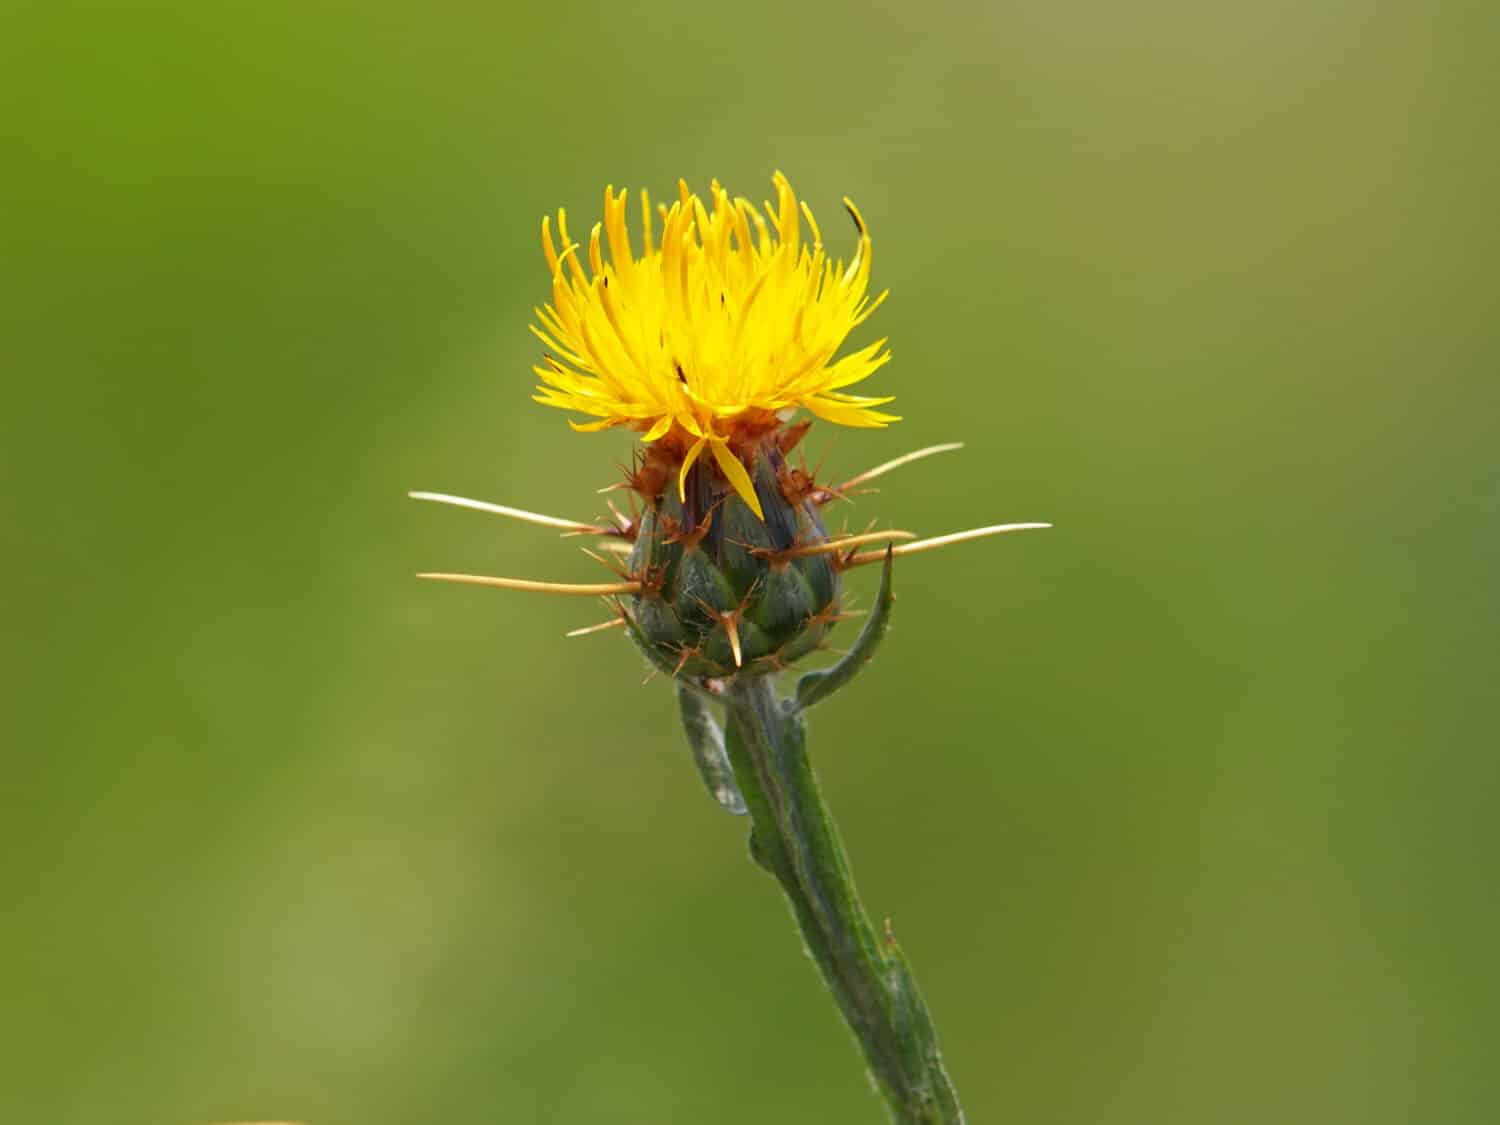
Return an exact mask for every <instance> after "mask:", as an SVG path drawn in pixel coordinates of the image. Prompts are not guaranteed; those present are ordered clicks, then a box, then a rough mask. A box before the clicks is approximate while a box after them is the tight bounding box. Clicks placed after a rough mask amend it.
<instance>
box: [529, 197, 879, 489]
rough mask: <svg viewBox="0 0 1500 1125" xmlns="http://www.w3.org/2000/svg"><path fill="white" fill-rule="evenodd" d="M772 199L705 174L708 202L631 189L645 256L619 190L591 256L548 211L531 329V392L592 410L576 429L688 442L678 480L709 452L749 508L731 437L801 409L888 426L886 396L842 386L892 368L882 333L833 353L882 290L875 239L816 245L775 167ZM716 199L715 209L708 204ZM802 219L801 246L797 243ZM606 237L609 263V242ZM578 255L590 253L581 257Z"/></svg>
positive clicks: (608, 200)
mask: <svg viewBox="0 0 1500 1125" xmlns="http://www.w3.org/2000/svg"><path fill="white" fill-rule="evenodd" d="M773 182H774V184H775V186H776V203H775V204H774V205H773V204H771V203H770V202H767V203H766V204H765V208H764V213H762V211H761V210H760V209H759V208H757V207H756V206H755V205H754V204H753V203H751V202H750V201H749V200H747V199H743V198H737V199H731V198H730V196H729V193H728V192H726V191H725V190H724V189H723V188H722V187H720V186H719V184H718V183H717V181H716V182H714V184H713V185H712V188H711V190H710V192H709V200H708V203H707V204H705V203H704V201H703V200H701V199H699V198H698V196H696V195H694V194H692V193H691V192H690V191H689V190H688V187H687V184H686V183H682V182H679V184H678V187H679V198H678V199H677V201H676V202H674V203H673V204H672V205H671V206H670V207H665V206H662V207H658V209H657V210H658V212H659V215H660V219H661V228H662V229H661V238H660V240H659V241H658V240H657V239H656V238H655V235H654V231H653V229H652V215H651V205H650V201H649V199H648V198H647V196H646V193H645V192H642V193H641V220H642V228H643V230H642V237H641V253H640V256H636V254H635V253H634V251H633V250H632V247H631V244H630V237H629V232H628V230H627V229H626V222H625V210H626V196H627V193H626V192H624V191H621V192H620V193H619V194H618V195H616V194H615V192H614V189H613V188H612V187H608V188H605V190H604V221H603V222H602V223H597V224H595V226H594V229H593V231H592V232H591V234H590V236H589V240H588V246H587V249H586V250H585V249H584V248H583V247H582V246H580V244H578V243H575V242H573V241H572V239H571V238H570V237H569V235H568V227H567V216H566V214H565V213H564V212H563V211H559V212H558V214H557V234H558V237H559V238H560V239H561V246H559V245H558V244H557V243H556V242H555V241H554V240H553V235H552V224H551V221H550V219H543V220H542V252H543V254H544V255H545V257H546V259H547V266H548V268H549V269H550V270H551V273H552V301H551V303H550V304H548V305H546V306H544V307H543V308H539V309H537V310H536V317H537V323H536V324H534V325H532V331H533V332H535V333H536V335H537V336H538V337H539V338H540V339H541V341H542V343H543V345H544V346H545V347H546V349H547V353H546V356H545V362H544V364H542V365H539V366H537V367H536V368H535V371H536V374H537V376H538V377H539V378H540V379H541V385H539V386H538V387H537V394H536V395H535V398H536V401H538V402H541V403H544V404H546V405H548V406H556V407H560V408H562V409H564V410H571V411H575V412H577V413H579V414H586V415H589V416H591V417H592V418H594V419H596V421H593V422H589V423H585V424H579V423H570V424H572V425H573V427H574V429H578V430H601V429H605V428H607V427H610V426H627V427H629V428H631V429H634V430H637V431H639V432H640V433H641V434H642V440H643V441H647V442H655V441H660V440H662V439H669V440H670V442H671V444H672V445H673V446H675V447H678V448H680V449H681V451H682V469H681V471H680V473H679V481H682V480H685V479H686V476H687V471H688V469H689V468H691V467H692V465H693V464H694V463H695V462H696V461H697V459H698V458H699V457H700V456H701V455H702V454H703V453H704V452H705V451H710V452H712V454H713V457H714V460H715V462H716V463H717V464H718V465H719V467H720V469H721V470H722V471H723V473H724V475H725V477H726V478H727V479H728V480H729V482H730V483H731V484H732V485H733V486H734V487H735V490H736V491H737V492H739V493H740V495H741V496H743V497H744V498H745V500H746V502H747V503H749V504H750V505H751V507H752V508H754V509H755V510H756V511H757V512H759V510H760V505H759V503H758V501H757V500H756V499H755V494H754V489H753V487H752V486H751V483H750V478H749V475H748V473H747V472H746V471H745V468H744V466H743V464H741V462H740V460H739V457H738V456H737V455H736V453H735V452H734V449H733V448H732V446H731V443H732V441H733V440H734V439H735V438H736V437H743V436H744V435H746V434H748V433H755V432H764V431H765V430H766V429H768V428H769V427H771V426H774V425H775V424H776V422H777V421H778V419H779V420H784V419H786V418H787V417H789V415H790V413H791V411H793V410H795V409H796V408H798V407H802V408H805V409H806V410H808V411H809V412H811V413H812V414H814V415H816V416H817V417H819V418H823V419H825V420H827V421H829V422H836V423H838V424H840V425H844V426H865V427H874V426H884V425H886V424H888V423H890V422H894V421H896V420H897V418H896V417H895V416H894V415H891V414H885V413H882V412H880V411H879V410H877V409H876V407H879V406H882V405H884V404H885V403H888V402H890V401H891V399H890V398H889V397H886V398H869V397H865V396H861V395H855V394H851V393H849V392H848V391H847V390H846V388H848V387H851V386H853V385H854V384H856V383H859V382H860V381H861V380H863V379H865V378H867V377H868V376H869V375H870V374H872V373H873V372H874V371H875V370H877V369H878V368H880V367H882V366H883V365H884V364H886V363H887V362H889V360H890V358H891V356H890V352H889V351H888V350H886V347H885V344H886V342H885V340H883V339H882V340H877V341H876V342H875V343H873V344H870V345H868V346H866V347H862V348H859V349H858V350H855V351H852V352H850V353H849V354H847V355H844V356H842V357H840V358H838V359H835V358H834V356H835V354H836V353H837V352H838V350H839V348H840V347H842V345H843V343H844V340H845V339H846V338H847V337H848V335H849V333H850V332H851V331H853V330H854V329H855V328H857V327H858V326H859V325H860V324H862V323H863V322H864V320H865V318H866V317H868V316H869V315H870V314H871V313H872V312H874V311H875V308H876V307H877V306H878V305H879V304H880V303H881V301H883V300H884V299H885V293H881V294H880V295H879V296H877V297H875V298H873V299H872V298H871V297H870V296H869V277H870V236H869V233H868V231H867V230H866V229H865V225H864V222H863V220H862V219H861V218H860V216H859V212H858V210H856V209H855V207H854V204H853V203H851V202H850V201H849V200H847V199H846V200H845V201H844V202H845V204H846V205H847V206H848V208H849V213H850V215H851V216H852V217H853V219H854V223H855V226H856V227H857V228H858V231H859V244H858V247H857V249H856V251H855V254H854V257H853V259H852V260H851V261H850V262H849V264H848V265H847V266H846V265H845V264H844V263H843V261H842V260H838V261H835V260H833V259H831V258H830V257H829V256H828V255H827V254H826V253H825V252H824V249H823V239H822V234H821V232H820V231H819V229H818V224H817V222H816V221H815V220H814V219H813V216H812V212H811V211H810V210H809V209H808V207H807V205H806V204H805V203H799V202H798V200H797V198H796V196H795V195H794V194H793V193H792V188H791V185H790V184H789V183H788V182H787V180H786V177H785V176H783V175H781V173H779V172H778V173H777V174H776V176H775V177H774V180H773ZM710 206H711V207H712V210H710V209H709V208H710ZM803 219H806V221H807V226H808V229H809V231H810V233H811V241H810V242H809V241H807V240H806V239H805V238H804V236H803V230H802V221H803ZM606 242H607V245H608V252H609V253H608V260H606V258H605V253H604V250H605V244H606ZM585 254H586V255H587V262H586V263H585V261H583V260H582V259H583V256H584V255H585Z"/></svg>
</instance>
